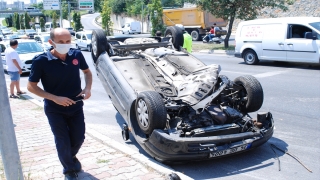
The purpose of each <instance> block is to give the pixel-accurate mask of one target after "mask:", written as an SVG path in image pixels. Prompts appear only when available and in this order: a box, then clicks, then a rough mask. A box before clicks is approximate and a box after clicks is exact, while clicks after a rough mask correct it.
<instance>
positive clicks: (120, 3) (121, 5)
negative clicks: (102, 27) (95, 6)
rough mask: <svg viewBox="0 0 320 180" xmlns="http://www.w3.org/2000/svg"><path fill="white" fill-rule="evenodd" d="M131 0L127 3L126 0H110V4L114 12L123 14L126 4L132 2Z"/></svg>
mask: <svg viewBox="0 0 320 180" xmlns="http://www.w3.org/2000/svg"><path fill="white" fill-rule="evenodd" d="M131 1H132V0H130V1H128V2H127V3H126V1H124V0H110V1H109V4H110V7H111V9H112V12H113V13H114V14H121V13H124V12H126V6H127V4H129V3H132V2H131Z"/></svg>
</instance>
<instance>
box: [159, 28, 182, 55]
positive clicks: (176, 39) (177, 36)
mask: <svg viewBox="0 0 320 180" xmlns="http://www.w3.org/2000/svg"><path fill="white" fill-rule="evenodd" d="M164 37H172V44H173V47H174V48H175V49H177V50H178V51H180V47H182V46H183V32H182V30H181V28H179V27H178V26H169V27H167V29H166V31H165V32H164Z"/></svg>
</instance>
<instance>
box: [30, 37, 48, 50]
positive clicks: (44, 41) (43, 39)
mask: <svg viewBox="0 0 320 180" xmlns="http://www.w3.org/2000/svg"><path fill="white" fill-rule="evenodd" d="M49 39H50V34H41V35H36V36H34V40H35V41H36V42H38V43H39V44H40V45H41V46H42V48H43V49H44V50H48V49H50V48H51V47H52V45H51V44H50V43H49V41H48V40H49Z"/></svg>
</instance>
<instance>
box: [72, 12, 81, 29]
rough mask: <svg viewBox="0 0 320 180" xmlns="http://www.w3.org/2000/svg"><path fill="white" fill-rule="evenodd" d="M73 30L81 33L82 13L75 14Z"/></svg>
mask: <svg viewBox="0 0 320 180" xmlns="http://www.w3.org/2000/svg"><path fill="white" fill-rule="evenodd" d="M72 20H73V29H74V30H75V31H79V30H80V29H81V28H83V26H82V24H81V15H80V13H74V14H73V17H72Z"/></svg>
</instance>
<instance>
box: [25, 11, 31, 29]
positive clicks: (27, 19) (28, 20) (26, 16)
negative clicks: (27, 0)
mask: <svg viewBox="0 0 320 180" xmlns="http://www.w3.org/2000/svg"><path fill="white" fill-rule="evenodd" d="M30 22H31V18H30V16H29V14H28V13H27V12H25V13H24V25H25V27H26V29H30V24H29V23H30Z"/></svg>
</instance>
